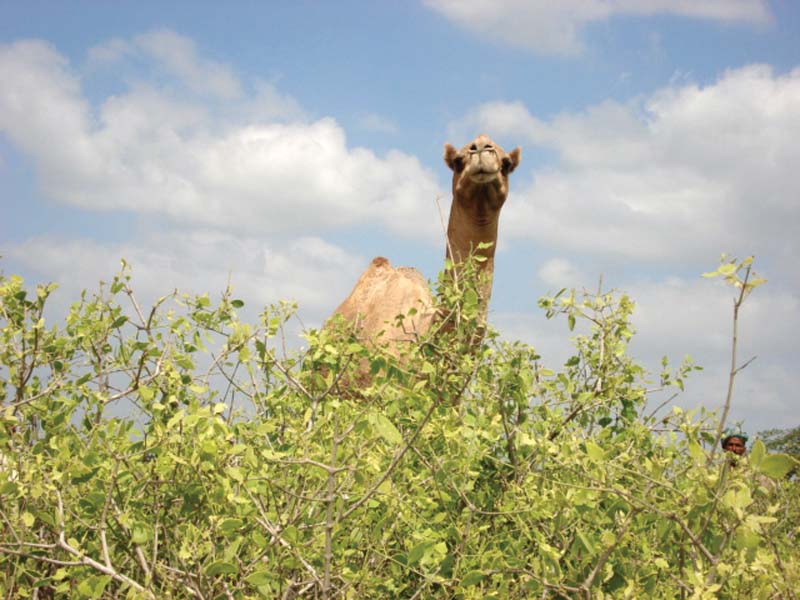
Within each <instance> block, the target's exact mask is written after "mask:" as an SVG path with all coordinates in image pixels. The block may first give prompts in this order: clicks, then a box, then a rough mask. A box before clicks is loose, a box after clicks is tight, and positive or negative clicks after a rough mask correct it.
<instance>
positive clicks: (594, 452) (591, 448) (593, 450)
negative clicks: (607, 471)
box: [586, 440, 606, 462]
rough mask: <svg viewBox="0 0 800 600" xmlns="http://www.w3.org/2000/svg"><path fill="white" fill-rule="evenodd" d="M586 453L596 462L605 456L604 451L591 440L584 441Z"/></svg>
mask: <svg viewBox="0 0 800 600" xmlns="http://www.w3.org/2000/svg"><path fill="white" fill-rule="evenodd" d="M586 454H588V455H589V458H591V459H592V460H596V461H597V462H601V461H603V460H604V459H605V457H606V453H605V452H604V451H603V449H602V448H601V447H600V446H598V445H597V444H595V443H594V442H593V441H591V440H587V441H586Z"/></svg>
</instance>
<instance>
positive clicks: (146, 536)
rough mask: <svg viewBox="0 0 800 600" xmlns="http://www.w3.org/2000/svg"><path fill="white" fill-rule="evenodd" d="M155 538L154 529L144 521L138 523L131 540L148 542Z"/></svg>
mask: <svg viewBox="0 0 800 600" xmlns="http://www.w3.org/2000/svg"><path fill="white" fill-rule="evenodd" d="M151 539H153V530H152V529H150V527H148V526H147V525H145V524H143V523H136V524H135V525H134V526H133V532H132V533H131V541H132V542H133V543H134V544H146V543H147V542H149V541H150V540H151Z"/></svg>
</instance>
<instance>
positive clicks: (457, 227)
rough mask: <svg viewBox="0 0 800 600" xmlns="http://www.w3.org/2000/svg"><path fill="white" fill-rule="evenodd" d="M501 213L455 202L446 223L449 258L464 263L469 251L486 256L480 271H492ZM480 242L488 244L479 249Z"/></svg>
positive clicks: (456, 262) (457, 262)
mask: <svg viewBox="0 0 800 600" xmlns="http://www.w3.org/2000/svg"><path fill="white" fill-rule="evenodd" d="M497 217H498V213H497V212H493V211H488V210H485V209H482V207H480V206H476V204H475V203H473V204H472V205H469V206H467V208H466V209H465V208H464V207H463V206H462V204H461V203H459V202H456V201H453V205H452V207H451V208H450V220H449V222H448V224H447V258H449V259H451V260H452V261H453V262H454V263H455V264H459V263H461V262H464V260H466V258H467V257H468V256H469V255H470V253H472V252H474V253H475V254H476V255H478V256H483V257H485V258H486V260H485V261H483V262H481V263H480V264H479V268H480V269H481V270H490V271H491V270H493V268H494V254H495V251H496V243H497V222H498V219H497ZM481 244H490V246H489V247H485V248H479V246H480V245H481Z"/></svg>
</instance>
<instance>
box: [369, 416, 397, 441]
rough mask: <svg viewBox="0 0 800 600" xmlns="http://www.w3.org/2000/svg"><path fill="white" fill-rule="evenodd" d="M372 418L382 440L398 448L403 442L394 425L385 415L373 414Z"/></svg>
mask: <svg viewBox="0 0 800 600" xmlns="http://www.w3.org/2000/svg"><path fill="white" fill-rule="evenodd" d="M372 417H373V419H372V420H373V424H374V425H375V429H376V430H377V431H378V433H379V434H380V436H381V437H382V438H383V439H384V440H386V441H387V442H389V443H390V444H392V445H393V446H398V445H400V444H401V443H402V442H403V436H402V435H400V432H399V431H397V428H396V427H395V426H394V423H392V422H391V421H390V420H389V419H388V418H387V417H386V416H385V415H383V414H381V413H373V414H372Z"/></svg>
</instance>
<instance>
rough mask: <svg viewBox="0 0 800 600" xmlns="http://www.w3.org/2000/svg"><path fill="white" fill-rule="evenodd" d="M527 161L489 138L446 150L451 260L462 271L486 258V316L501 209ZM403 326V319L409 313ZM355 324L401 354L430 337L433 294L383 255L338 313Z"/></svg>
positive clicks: (370, 340)
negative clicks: (471, 260) (469, 261)
mask: <svg viewBox="0 0 800 600" xmlns="http://www.w3.org/2000/svg"><path fill="white" fill-rule="evenodd" d="M520 158H521V150H520V149H519V148H516V149H514V150H512V151H511V152H509V153H506V152H505V151H504V150H503V149H502V148H501V147H500V146H498V145H497V144H495V143H494V142H493V141H492V140H491V139H490V138H489V137H487V136H485V135H479V136H478V137H477V138H475V139H474V140H473V141H472V142H470V143H469V144H467V145H465V146H464V147H463V148H461V149H460V150H456V149H455V148H454V147H453V146H451V145H450V144H445V146H444V161H445V163H446V164H447V166H448V167H450V169H451V170H452V171H453V202H452V204H451V207H450V218H449V221H448V224H447V250H446V256H447V258H448V259H450V261H451V264H452V265H453V266H454V269H455V271H456V273H457V272H458V265H459V264H461V263H462V262H463V261H464V260H465V259H466V258H467V257H468V256H469V255H470V253H474V254H476V255H478V256H482V257H484V259H485V260H483V261H482V262H480V263H478V269H479V270H480V271H481V272H482V274H483V277H482V281H484V282H485V283H484V284H483V286H482V287H481V290H480V295H479V301H480V303H481V305H480V306H481V315H482V318H485V315H486V312H487V310H488V302H489V297H490V295H491V288H492V275H493V273H494V255H495V249H496V245H497V230H498V221H499V217H500V210H501V209H502V208H503V204H504V203H505V201H506V198H507V197H508V176H509V175H510V174H511V172H512V171H514V169H516V167H517V165H519V162H520ZM412 308H413V309H416V313H415V314H412V315H410V316H407V317H406V318H405V319H403V320H402V323H400V324H399V325H398V319H397V317H398V315H408V313H409V311H410V310H411V309H412ZM335 315H341V316H342V317H344V319H345V320H346V321H347V322H348V323H350V324H351V325H352V326H353V328H354V332H355V334H356V337H357V338H358V339H359V340H360V341H361V342H362V343H367V344H378V345H381V346H385V347H386V348H387V350H388V351H389V352H391V353H392V354H394V355H395V356H398V355H399V354H400V353H401V352H400V351H401V348H402V345H403V344H407V343H409V342H414V341H415V340H416V339H418V336H420V335H423V334H425V333H427V332H428V331H429V330H430V329H431V327H432V326H433V323H434V321H435V319H436V311H435V308H434V301H433V297H432V294H431V290H430V288H429V286H428V283H427V281H426V280H425V278H424V277H423V276H422V274H421V273H420V272H419V271H417V270H416V269H414V268H412V267H397V268H394V267H392V266H391V264H390V263H389V261H388V260H387V259H386V258H384V257H382V256H379V257H377V258H374V259H373V260H372V262H371V263H370V265H369V266H368V267H367V269H366V270H365V271H364V273H363V274H362V275H361V277H359V279H358V281H357V282H356V284H355V286H354V287H353V290H352V291H351V292H350V295H349V296H348V297H347V298H346V299H345V300H344V302H342V303H341V304H340V305H339V307H338V308H337V309H336V310H335V311H334V316H335Z"/></svg>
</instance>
